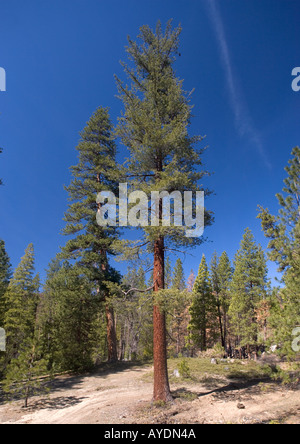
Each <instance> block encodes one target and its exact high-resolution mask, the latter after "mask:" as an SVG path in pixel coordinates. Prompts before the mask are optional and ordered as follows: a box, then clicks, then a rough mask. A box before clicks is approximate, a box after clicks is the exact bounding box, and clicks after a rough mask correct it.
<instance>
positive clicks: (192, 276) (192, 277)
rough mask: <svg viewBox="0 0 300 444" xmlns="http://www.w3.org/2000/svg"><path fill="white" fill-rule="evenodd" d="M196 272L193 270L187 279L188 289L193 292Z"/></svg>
mask: <svg viewBox="0 0 300 444" xmlns="http://www.w3.org/2000/svg"><path fill="white" fill-rule="evenodd" d="M195 279H196V277H195V273H194V271H193V270H191V272H190V275H189V277H188V279H187V283H186V288H187V291H189V292H192V291H193V287H194V283H195Z"/></svg>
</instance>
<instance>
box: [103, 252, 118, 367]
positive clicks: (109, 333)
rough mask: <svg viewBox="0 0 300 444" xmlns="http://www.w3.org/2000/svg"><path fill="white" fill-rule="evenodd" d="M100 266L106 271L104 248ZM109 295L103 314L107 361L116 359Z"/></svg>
mask: <svg viewBox="0 0 300 444" xmlns="http://www.w3.org/2000/svg"><path fill="white" fill-rule="evenodd" d="M101 257H102V262H101V268H102V271H103V272H104V273H106V271H107V253H106V251H105V250H101ZM108 296H109V295H106V294H105V299H104V300H105V302H106V304H105V316H106V332H107V349H108V358H107V359H108V362H116V361H118V352H117V334H116V325H115V316H114V309H113V307H112V306H111V305H110V304H109V303H108V302H107V297H108Z"/></svg>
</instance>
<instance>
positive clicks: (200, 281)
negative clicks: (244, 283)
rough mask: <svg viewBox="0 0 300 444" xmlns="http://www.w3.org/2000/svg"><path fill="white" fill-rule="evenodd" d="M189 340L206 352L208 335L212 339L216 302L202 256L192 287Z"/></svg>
mask: <svg viewBox="0 0 300 444" xmlns="http://www.w3.org/2000/svg"><path fill="white" fill-rule="evenodd" d="M190 315H191V320H190V324H189V327H188V329H189V331H190V338H191V339H192V341H193V343H194V345H195V346H197V347H199V348H200V350H201V351H204V350H206V348H207V344H208V333H210V336H211V337H212V338H214V336H215V321H216V301H215V298H214V296H213V293H212V288H211V282H210V277H209V271H208V266H207V262H206V258H205V255H204V254H203V256H202V259H201V263H200V266H199V271H198V275H197V277H196V280H195V284H194V287H193V300H192V304H191V307H190Z"/></svg>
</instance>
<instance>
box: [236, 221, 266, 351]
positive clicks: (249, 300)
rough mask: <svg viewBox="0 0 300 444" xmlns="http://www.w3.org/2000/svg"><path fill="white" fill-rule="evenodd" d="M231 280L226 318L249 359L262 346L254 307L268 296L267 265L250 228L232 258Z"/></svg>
mask: <svg viewBox="0 0 300 444" xmlns="http://www.w3.org/2000/svg"><path fill="white" fill-rule="evenodd" d="M234 267H235V269H234V273H233V276H232V281H231V301H230V307H229V316H230V322H231V328H232V330H233V332H234V334H235V335H236V337H237V342H238V344H239V346H240V347H245V348H246V349H247V351H248V355H249V356H250V352H251V348H252V349H253V348H254V353H257V350H258V346H259V345H260V344H261V343H262V341H261V340H260V337H259V333H260V332H259V323H258V322H257V307H258V306H259V304H260V303H261V301H263V300H266V299H267V297H268V279H267V265H266V259H265V256H264V253H263V251H262V248H261V246H260V245H257V244H256V243H255V239H254V236H253V234H252V232H251V230H250V229H249V228H247V229H246V230H245V233H244V236H243V239H242V241H241V246H240V249H239V250H238V252H237V253H236V255H235V259H234Z"/></svg>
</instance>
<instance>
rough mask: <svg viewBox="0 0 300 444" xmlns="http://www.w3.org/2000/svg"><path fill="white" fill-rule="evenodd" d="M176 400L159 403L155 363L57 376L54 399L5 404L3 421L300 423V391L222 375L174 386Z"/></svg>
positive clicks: (0, 413)
mask: <svg viewBox="0 0 300 444" xmlns="http://www.w3.org/2000/svg"><path fill="white" fill-rule="evenodd" d="M171 388H172V391H173V394H174V397H175V400H174V404H172V405H170V406H168V407H166V406H153V405H152V404H151V398H152V380H151V367H149V366H142V367H132V368H128V367H127V368H126V367H120V368H118V369H117V370H113V371H111V372H108V371H107V372H103V371H102V372H99V373H94V374H92V375H84V376H64V377H59V378H56V379H55V381H54V384H53V387H52V390H51V394H50V395H49V396H48V397H34V398H31V399H30V403H29V407H28V408H27V409H23V408H22V403H21V402H19V401H17V402H13V403H9V404H2V405H0V423H1V424H97V423H98V424H122V423H128V424H130V423H131V424H134V423H153V424H155V423H162V424H172V423H173V424H174V423H175V424H184V423H213V424H216V423H227V424H228V423H235V424H241V423H242V424H243V423H244V424H245V423H252V424H253V423H270V422H274V423H297V424H299V423H300V396H299V395H300V393H299V392H300V390H299V388H298V389H293V390H292V389H287V388H284V387H282V386H280V385H278V384H275V383H273V382H259V381H247V382H245V381H244V382H242V381H232V380H230V381H229V380H225V379H222V378H221V379H219V380H218V379H216V380H215V382H214V384H213V385H211V386H210V387H208V386H207V385H204V384H200V383H197V384H195V383H193V384H191V383H189V384H185V383H182V381H181V382H178V384H173V383H172V385H171Z"/></svg>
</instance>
